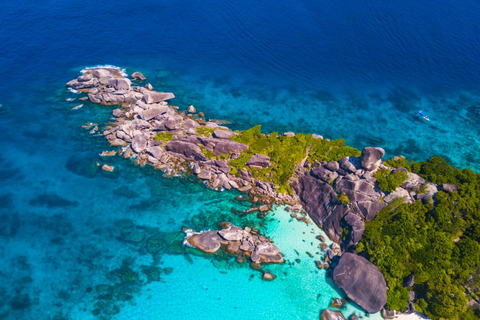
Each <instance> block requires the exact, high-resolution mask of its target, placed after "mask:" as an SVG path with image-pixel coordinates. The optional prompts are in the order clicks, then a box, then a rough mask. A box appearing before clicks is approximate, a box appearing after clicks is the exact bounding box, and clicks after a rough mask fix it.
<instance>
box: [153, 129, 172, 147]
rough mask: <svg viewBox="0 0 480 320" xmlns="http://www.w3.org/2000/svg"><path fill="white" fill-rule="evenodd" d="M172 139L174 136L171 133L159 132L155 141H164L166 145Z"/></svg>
mask: <svg viewBox="0 0 480 320" xmlns="http://www.w3.org/2000/svg"><path fill="white" fill-rule="evenodd" d="M172 138H173V134H171V133H170V132H159V133H157V135H156V136H155V140H157V141H163V144H165V143H166V142H167V141H170V140H172Z"/></svg>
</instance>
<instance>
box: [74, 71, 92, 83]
mask: <svg viewBox="0 0 480 320" xmlns="http://www.w3.org/2000/svg"><path fill="white" fill-rule="evenodd" d="M92 79H93V75H92V74H91V73H90V72H89V73H84V74H83V75H81V76H80V77H78V78H77V80H78V81H80V82H85V81H90V80H92Z"/></svg>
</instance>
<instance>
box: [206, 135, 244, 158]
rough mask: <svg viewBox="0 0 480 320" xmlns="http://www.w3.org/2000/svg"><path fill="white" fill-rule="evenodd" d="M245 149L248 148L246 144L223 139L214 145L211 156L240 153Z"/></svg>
mask: <svg viewBox="0 0 480 320" xmlns="http://www.w3.org/2000/svg"><path fill="white" fill-rule="evenodd" d="M247 148H248V146H247V145H246V144H243V143H239V142H236V141H232V140H226V139H223V140H220V141H218V142H217V143H215V147H214V148H213V155H214V156H218V155H221V154H225V153H229V152H232V153H234V152H242V151H244V150H245V149H247Z"/></svg>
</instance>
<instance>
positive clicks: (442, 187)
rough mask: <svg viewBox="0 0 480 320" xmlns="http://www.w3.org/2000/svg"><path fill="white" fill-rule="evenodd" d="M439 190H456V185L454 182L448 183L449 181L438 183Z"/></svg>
mask: <svg viewBox="0 0 480 320" xmlns="http://www.w3.org/2000/svg"><path fill="white" fill-rule="evenodd" d="M439 189H440V190H442V191H445V192H457V191H458V187H457V186H456V185H454V184H449V183H442V184H441V185H440V188H439Z"/></svg>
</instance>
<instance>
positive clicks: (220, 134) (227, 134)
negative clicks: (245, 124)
mask: <svg viewBox="0 0 480 320" xmlns="http://www.w3.org/2000/svg"><path fill="white" fill-rule="evenodd" d="M234 135H235V132H233V131H230V130H222V129H215V131H214V132H213V136H214V137H215V138H218V139H230V138H231V137H233V136H234Z"/></svg>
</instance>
